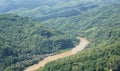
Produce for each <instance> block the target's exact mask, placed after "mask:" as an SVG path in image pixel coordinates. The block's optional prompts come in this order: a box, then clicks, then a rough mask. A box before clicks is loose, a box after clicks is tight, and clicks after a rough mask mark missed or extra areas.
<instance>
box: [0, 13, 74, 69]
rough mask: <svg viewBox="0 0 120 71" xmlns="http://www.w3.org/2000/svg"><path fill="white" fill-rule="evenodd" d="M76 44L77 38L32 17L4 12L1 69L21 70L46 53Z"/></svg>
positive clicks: (0, 21)
mask: <svg viewBox="0 0 120 71" xmlns="http://www.w3.org/2000/svg"><path fill="white" fill-rule="evenodd" d="M74 46H75V38H72V37H70V36H69V35H65V34H64V33H62V32H59V31H55V30H54V29H52V28H48V27H44V26H42V25H40V24H39V23H37V22H35V21H34V20H33V19H32V18H28V17H20V16H18V15H13V14H6V15H0V71H21V70H23V69H24V68H25V67H27V66H29V65H32V64H34V63H37V62H38V61H40V60H41V59H42V58H44V57H45V56H46V54H50V53H54V52H58V51H60V50H63V49H67V48H72V47H74Z"/></svg>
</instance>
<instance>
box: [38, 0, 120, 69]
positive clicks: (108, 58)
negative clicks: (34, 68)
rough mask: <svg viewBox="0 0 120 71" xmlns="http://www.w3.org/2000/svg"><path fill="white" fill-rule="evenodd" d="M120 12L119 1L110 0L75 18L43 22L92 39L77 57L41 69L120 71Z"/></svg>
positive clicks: (51, 63) (49, 64) (55, 62)
mask: <svg viewBox="0 0 120 71" xmlns="http://www.w3.org/2000/svg"><path fill="white" fill-rule="evenodd" d="M119 13H120V3H119V1H114V2H113V0H110V1H104V2H101V3H98V6H97V7H95V8H90V9H89V10H87V11H84V12H82V13H79V14H78V15H76V16H73V17H69V18H55V19H49V20H46V21H44V22H43V23H42V24H43V25H46V26H49V27H50V26H51V27H53V28H56V27H58V26H60V27H59V28H56V29H57V30H63V31H65V32H67V33H69V34H73V35H77V36H78V35H81V36H84V37H86V38H88V39H89V40H90V45H89V46H88V48H87V49H85V50H84V51H82V52H79V53H78V54H76V55H74V56H70V57H67V58H64V59H60V60H57V61H53V62H50V63H48V64H46V66H45V67H43V68H42V69H40V70H38V71H110V70H112V71H120V51H119V50H120V29H119V28H120V21H119V19H120V15H119ZM53 20H54V21H53ZM51 23H52V24H51ZM52 25H54V26H52Z"/></svg>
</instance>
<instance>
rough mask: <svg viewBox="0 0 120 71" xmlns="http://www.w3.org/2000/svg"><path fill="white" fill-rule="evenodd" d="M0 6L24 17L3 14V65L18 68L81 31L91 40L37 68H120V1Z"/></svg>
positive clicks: (19, 0) (52, 0)
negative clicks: (77, 50) (72, 54)
mask: <svg viewBox="0 0 120 71" xmlns="http://www.w3.org/2000/svg"><path fill="white" fill-rule="evenodd" d="M5 1H6V2H7V1H8V0H5ZM26 2H28V0H27V1H26ZM35 3H37V4H35ZM3 4H4V2H3ZM22 4H23V5H22ZM34 4H35V5H34ZM21 5H22V6H21ZM0 6H1V10H0V13H1V14H3V13H12V14H18V15H20V16H23V17H22V18H20V17H18V16H16V15H14V16H13V15H12V18H11V15H7V16H5V15H1V21H0V23H2V24H0V27H1V28H0V31H1V33H0V38H1V40H2V41H0V46H1V47H3V48H1V49H0V50H1V51H0V52H1V53H0V54H1V57H3V58H2V59H1V62H4V63H1V64H0V65H1V67H2V68H1V70H3V71H7V70H11V71H12V70H15V71H19V70H22V69H23V68H25V67H26V66H28V65H31V64H33V63H36V62H38V60H41V59H42V58H41V57H45V56H46V55H47V54H48V53H54V52H58V51H59V50H60V49H61V50H62V49H66V48H69V45H70V46H71V47H70V48H72V47H74V46H75V43H76V40H75V37H79V36H80V37H85V38H87V39H88V40H89V41H90V44H89V46H87V47H86V49H85V50H83V51H81V52H79V53H77V54H76V55H74V56H69V57H66V58H64V59H59V60H56V61H53V62H50V63H48V64H46V65H45V67H43V68H40V69H39V70H38V71H111V70H112V71H120V0H69V1H68V0H46V1H43V0H39V1H37V0H34V1H33V0H30V1H29V3H28V4H26V3H24V1H23V0H11V1H10V2H8V3H7V4H6V5H5V6H4V5H2V2H0ZM14 6H15V8H14ZM11 7H13V8H11ZM8 16H10V19H9V17H8ZM27 16H28V17H32V18H34V19H35V20H36V21H38V22H41V23H36V22H35V21H34V20H33V19H31V18H28V17H27ZM13 17H14V18H13ZM6 21H9V23H7V22H6ZM18 21H19V22H18ZM4 23H6V24H4ZM11 23H12V24H13V25H15V24H16V25H15V26H11V25H10V24H11ZM16 27H17V28H16ZM52 28H54V29H52ZM13 30H14V31H13ZM66 34H67V35H66ZM71 35H72V36H71ZM73 37H74V38H73ZM8 46H10V48H12V47H15V48H14V49H9V48H8ZM36 47H37V48H36ZM4 48H5V49H4ZM8 50H9V51H10V52H8V53H7V54H6V53H5V52H4V51H8ZM13 50H14V51H13ZM39 50H40V51H39ZM11 52H12V53H11ZM16 52H17V54H15V53H16ZM2 54H5V55H2ZM5 56H6V57H5ZM38 56H39V57H38ZM10 58H11V60H10ZM12 60H13V61H12ZM7 61H8V62H7ZM16 61H18V62H16ZM5 62H6V63H5ZM10 62H11V63H10ZM31 62H33V63H31Z"/></svg>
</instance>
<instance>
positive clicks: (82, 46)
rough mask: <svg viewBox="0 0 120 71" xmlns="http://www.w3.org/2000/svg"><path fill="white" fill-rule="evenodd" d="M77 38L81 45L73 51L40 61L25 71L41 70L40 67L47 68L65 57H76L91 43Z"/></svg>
mask: <svg viewBox="0 0 120 71" xmlns="http://www.w3.org/2000/svg"><path fill="white" fill-rule="evenodd" d="M77 38H78V39H79V40H80V43H79V45H77V46H76V47H74V48H73V49H71V50H69V51H66V52H63V53H60V54H56V55H53V56H48V57H46V58H45V59H44V60H42V61H40V62H39V63H38V64H34V65H32V66H29V67H27V68H26V69H25V70H23V71H34V70H37V69H39V68H40V67H43V66H45V64H47V63H48V62H51V61H53V60H57V59H60V58H64V57H67V56H70V55H74V54H76V53H77V52H78V51H81V50H83V49H84V48H85V47H86V46H87V45H88V44H89V41H88V40H87V39H86V38H82V37H77Z"/></svg>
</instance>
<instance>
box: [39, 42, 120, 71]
mask: <svg viewBox="0 0 120 71" xmlns="http://www.w3.org/2000/svg"><path fill="white" fill-rule="evenodd" d="M119 44H120V42H119V41H117V42H114V43H112V44H111V45H106V46H99V47H95V48H88V49H85V50H83V51H81V52H79V53H77V54H76V55H73V56H69V57H67V58H64V59H59V60H57V61H53V62H50V63H48V64H47V65H45V67H43V68H41V69H40V70H38V71H109V70H110V68H111V69H112V70H113V71H119V70H120V69H119V67H120V52H119V50H120V45H119Z"/></svg>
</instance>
